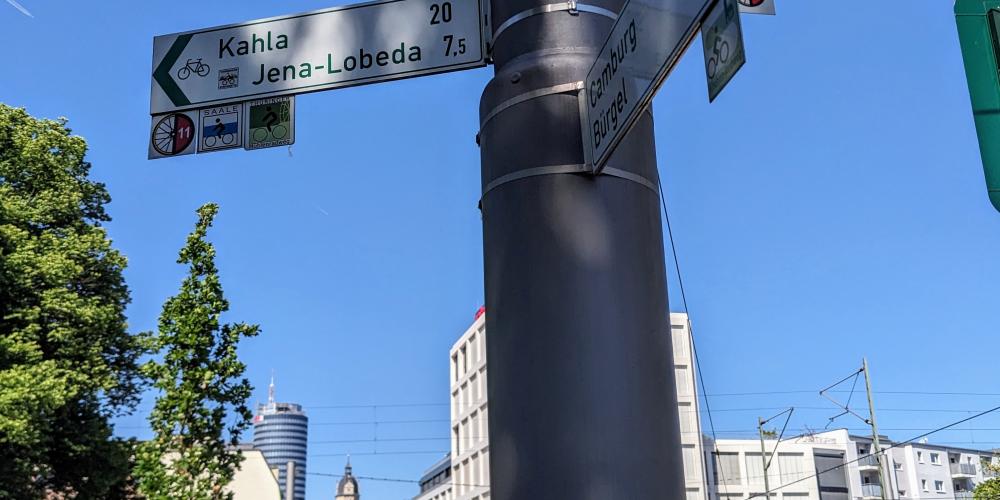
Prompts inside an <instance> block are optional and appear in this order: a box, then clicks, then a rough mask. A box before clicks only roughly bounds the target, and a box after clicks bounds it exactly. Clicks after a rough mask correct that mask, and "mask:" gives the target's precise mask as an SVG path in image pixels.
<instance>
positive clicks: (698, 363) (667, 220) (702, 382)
mask: <svg viewBox="0 0 1000 500" xmlns="http://www.w3.org/2000/svg"><path fill="white" fill-rule="evenodd" d="M656 185H657V187H658V188H659V189H660V204H661V205H663V221H664V224H665V225H666V226H667V237H668V238H669V239H670V253H671V254H672V255H673V256H674V270H675V271H676V272H677V284H678V286H679V288H680V291H681V303H682V304H684V314H686V315H687V317H688V319H687V322H688V324H687V326H688V330H689V331H690V332H691V354H693V355H694V364H695V367H696V371H697V373H698V383H699V385H701V393H702V395H703V399H704V401H705V411H706V413H707V415H708V426H709V429H711V431H712V446H713V447H714V448H715V452H714V453H712V454H711V455H710V456H712V457H715V456H718V455H719V439H718V437H716V434H715V420H714V419H713V418H712V406H711V405H710V404H709V402H708V396H707V394H708V391H707V390H706V389H705V377H704V375H702V373H701V371H702V370H701V359H699V358H698V347H697V344H696V343H695V339H694V326H693V324H692V322H691V312H690V309H689V308H688V301H687V293H686V292H685V291H684V279H683V277H681V264H680V260H679V259H678V257H677V245H675V244H674V230H673V227H672V226H671V225H670V214H669V212H668V211H667V198H666V195H665V194H664V192H663V181H662V180H660V174H659V172H657V174H656ZM667 282H668V283H669V280H668V281H667ZM667 309H668V310H669V309H670V304H669V303H668V304H667ZM668 319H669V318H668ZM668 323H669V321H668ZM668 326H669V325H668ZM696 417H697V415H696ZM713 460H714V458H713ZM703 466H704V471H703V473H704V475H705V493H708V489H709V488H708V486H709V485H708V476H709V474H708V466H709V464H708V463H707V462H705V463H703ZM719 475H720V477H721V479H722V489H723V493H725V494H726V496H729V488H728V487H727V485H726V476H725V473H724V472H722V468H721V467H720V468H719Z"/></svg>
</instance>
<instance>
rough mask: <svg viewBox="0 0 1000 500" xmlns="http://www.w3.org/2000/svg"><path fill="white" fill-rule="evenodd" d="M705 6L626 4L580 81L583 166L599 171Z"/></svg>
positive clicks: (678, 1)
mask: <svg viewBox="0 0 1000 500" xmlns="http://www.w3.org/2000/svg"><path fill="white" fill-rule="evenodd" d="M710 3H711V0H628V1H627V2H626V3H625V6H624V7H622V11H621V13H620V14H619V15H618V21H616V22H615V25H614V27H613V28H612V29H611V35H610V36H609V37H608V40H607V41H606V42H605V43H604V48H602V49H601V53H600V55H598V56H597V60H596V61H595V62H594V66H593V67H591V69H590V71H589V72H588V73H587V79H586V80H584V82H583V83H584V92H583V97H584V98H585V102H583V103H581V106H582V107H583V108H584V110H583V112H582V116H581V119H582V122H583V123H582V126H583V135H584V138H583V139H584V141H583V142H584V145H585V147H586V148H587V152H588V160H589V161H591V162H592V163H593V165H594V169H595V171H598V172H599V171H600V170H601V169H602V168H603V167H604V164H605V163H606V162H607V160H608V157H609V156H610V154H611V152H612V150H614V148H615V146H617V145H618V143H619V142H620V141H621V139H622V137H624V136H625V134H626V132H628V131H629V129H631V128H632V125H634V124H635V121H636V120H637V119H638V118H639V116H640V115H641V114H642V111H643V110H644V109H646V106H647V105H648V104H649V102H650V101H651V100H652V99H653V95H654V94H655V93H656V91H657V89H659V87H660V85H661V84H662V83H663V80H665V79H666V77H667V74H668V73H669V72H670V70H671V69H673V67H674V65H675V64H676V63H677V60H678V59H679V58H680V56H681V54H683V52H684V50H685V49H686V48H687V46H688V44H689V43H690V41H691V40H692V38H693V37H694V35H695V33H696V32H697V30H698V24H699V21H700V20H701V19H702V17H703V15H704V13H705V10H706V9H707V7H708V5H709V4H710Z"/></svg>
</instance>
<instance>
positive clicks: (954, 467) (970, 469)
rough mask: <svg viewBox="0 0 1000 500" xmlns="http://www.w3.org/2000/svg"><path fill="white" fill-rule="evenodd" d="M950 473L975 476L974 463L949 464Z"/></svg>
mask: <svg viewBox="0 0 1000 500" xmlns="http://www.w3.org/2000/svg"><path fill="white" fill-rule="evenodd" d="M951 474H952V475H963V476H975V475H976V465H975V464H951Z"/></svg>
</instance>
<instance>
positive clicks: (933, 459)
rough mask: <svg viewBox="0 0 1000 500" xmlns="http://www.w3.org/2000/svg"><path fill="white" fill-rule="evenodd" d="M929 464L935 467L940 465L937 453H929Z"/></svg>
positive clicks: (939, 456) (939, 457)
mask: <svg viewBox="0 0 1000 500" xmlns="http://www.w3.org/2000/svg"><path fill="white" fill-rule="evenodd" d="M931 463H932V464H935V465H941V455H939V454H937V453H931Z"/></svg>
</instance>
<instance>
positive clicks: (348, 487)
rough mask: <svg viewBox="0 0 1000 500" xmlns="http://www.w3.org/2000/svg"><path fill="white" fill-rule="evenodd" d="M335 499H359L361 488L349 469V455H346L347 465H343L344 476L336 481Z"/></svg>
mask: <svg viewBox="0 0 1000 500" xmlns="http://www.w3.org/2000/svg"><path fill="white" fill-rule="evenodd" d="M334 499H335V500H361V490H359V489H358V480H357V479H356V478H355V477H354V474H353V473H352V470H351V456H350V455H348V456H347V465H345V466H344V477H342V478H340V482H339V483H337V496H336V497H334Z"/></svg>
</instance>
